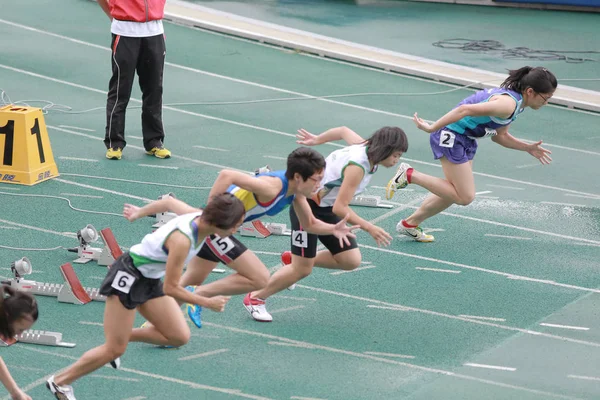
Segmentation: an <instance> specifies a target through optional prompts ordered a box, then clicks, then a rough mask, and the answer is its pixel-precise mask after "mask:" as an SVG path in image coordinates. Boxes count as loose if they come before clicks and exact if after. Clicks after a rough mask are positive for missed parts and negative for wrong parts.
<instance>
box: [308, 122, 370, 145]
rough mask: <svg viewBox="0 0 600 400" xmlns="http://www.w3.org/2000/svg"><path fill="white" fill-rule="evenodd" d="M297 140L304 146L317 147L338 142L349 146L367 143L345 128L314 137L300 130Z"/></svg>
mask: <svg viewBox="0 0 600 400" xmlns="http://www.w3.org/2000/svg"><path fill="white" fill-rule="evenodd" d="M296 139H298V140H296V143H298V144H302V145H304V146H316V145H318V144H323V143H328V142H333V141H336V140H345V141H346V143H348V144H349V145H353V144H359V143H362V142H364V141H365V139H363V137H362V136H360V135H359V134H358V133H356V132H354V131H353V130H352V129H350V128H347V127H345V126H339V127H337V128H331V129H328V130H326V131H325V132H323V133H321V134H320V135H313V134H312V133H310V132H308V131H307V130H306V129H298V133H297V134H296Z"/></svg>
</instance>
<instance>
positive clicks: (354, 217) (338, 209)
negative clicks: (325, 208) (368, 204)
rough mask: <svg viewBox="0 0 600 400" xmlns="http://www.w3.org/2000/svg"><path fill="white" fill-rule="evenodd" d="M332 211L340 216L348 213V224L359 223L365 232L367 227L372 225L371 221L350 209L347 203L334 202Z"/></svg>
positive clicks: (367, 229)
mask: <svg viewBox="0 0 600 400" xmlns="http://www.w3.org/2000/svg"><path fill="white" fill-rule="evenodd" d="M332 211H333V213H334V214H335V215H337V216H338V217H340V218H344V217H345V216H346V215H348V216H349V217H348V223H349V224H350V225H360V229H362V230H363V231H365V232H368V231H369V229H370V228H371V227H372V226H373V224H372V223H370V222H369V221H367V220H365V219H363V218H361V216H360V215H358V214H357V213H356V212H354V210H352V208H350V206H349V205H346V206H343V205H342V206H338V205H335V204H334V206H333V210H332Z"/></svg>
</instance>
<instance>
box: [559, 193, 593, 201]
mask: <svg viewBox="0 0 600 400" xmlns="http://www.w3.org/2000/svg"><path fill="white" fill-rule="evenodd" d="M565 196H570V197H581V198H584V199H593V200H600V196H585V195H581V194H571V193H565Z"/></svg>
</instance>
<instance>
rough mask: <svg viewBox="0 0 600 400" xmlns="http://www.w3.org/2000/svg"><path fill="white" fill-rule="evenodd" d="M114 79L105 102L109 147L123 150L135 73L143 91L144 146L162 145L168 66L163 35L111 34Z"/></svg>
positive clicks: (106, 141) (148, 148)
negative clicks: (138, 36) (164, 86)
mask: <svg viewBox="0 0 600 400" xmlns="http://www.w3.org/2000/svg"><path fill="white" fill-rule="evenodd" d="M111 48H112V55H111V57H112V77H111V78H110V83H109V88H108V100H107V102H106V136H105V138H104V144H105V145H106V148H107V149H108V148H111V147H112V148H117V147H118V148H124V147H125V145H126V141H125V109H126V108H127V104H128V103H129V98H130V97H131V88H132V87H133V80H134V78H135V73H136V71H137V74H138V76H139V82H140V89H141V90H142V135H143V136H144V147H145V148H146V150H150V149H152V148H153V147H160V146H162V143H163V140H164V137H165V133H164V130H163V124H162V92H163V69H164V65H165V51H166V49H165V38H164V35H156V36H150V37H140V38H137V37H126V36H119V35H115V34H113V35H112V46H111Z"/></svg>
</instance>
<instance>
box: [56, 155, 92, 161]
mask: <svg viewBox="0 0 600 400" xmlns="http://www.w3.org/2000/svg"><path fill="white" fill-rule="evenodd" d="M58 158H60V159H61V160H71V161H86V162H98V160H94V159H92V158H79V157H65V156H60V157H58Z"/></svg>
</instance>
